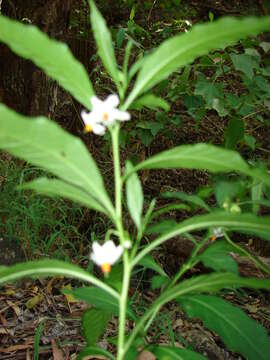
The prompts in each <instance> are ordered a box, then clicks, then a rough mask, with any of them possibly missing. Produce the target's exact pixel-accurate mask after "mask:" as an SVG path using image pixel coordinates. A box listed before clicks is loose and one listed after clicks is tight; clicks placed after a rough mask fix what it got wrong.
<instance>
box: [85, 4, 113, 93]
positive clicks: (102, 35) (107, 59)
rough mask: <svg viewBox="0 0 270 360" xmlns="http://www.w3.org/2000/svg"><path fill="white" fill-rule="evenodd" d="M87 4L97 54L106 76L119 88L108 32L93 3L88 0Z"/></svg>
mask: <svg viewBox="0 0 270 360" xmlns="http://www.w3.org/2000/svg"><path fill="white" fill-rule="evenodd" d="M89 4H90V8H91V15H90V20H91V25H92V29H93V33H94V36H95V40H96V43H97V47H98V54H99V56H100V58H101V60H102V62H103V65H104V67H105V69H106V70H107V72H108V74H109V75H110V76H111V77H112V79H113V81H114V82H115V83H116V85H117V86H119V70H118V68H117V63H116V59H115V55H114V49H113V45H112V38H111V34H110V31H109V29H108V28H107V25H106V22H105V20H104V18H103V16H102V15H101V13H100V12H99V10H98V8H97V7H96V5H95V3H94V1H92V0H89Z"/></svg>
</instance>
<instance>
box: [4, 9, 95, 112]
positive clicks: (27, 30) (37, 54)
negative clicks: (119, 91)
mask: <svg viewBox="0 0 270 360" xmlns="http://www.w3.org/2000/svg"><path fill="white" fill-rule="evenodd" d="M0 41H2V42H4V43H5V44H6V45H8V46H9V47H10V48H11V49H12V50H13V51H14V52H15V53H16V54H17V55H20V56H22V57H24V58H25V59H29V60H32V61H33V62H34V63H35V64H36V65H37V66H38V67H40V68H42V69H43V70H44V71H45V72H46V74H47V75H48V76H50V77H51V78H52V79H54V80H56V81H57V82H58V83H59V84H60V85H61V86H62V87H63V88H64V89H66V90H67V91H69V92H70V93H71V94H72V95H73V96H74V97H75V99H76V100H78V101H79V102H80V103H81V104H83V105H84V106H85V107H86V108H87V109H91V103H90V98H91V96H93V95H94V90H93V87H92V84H91V82H90V80H89V78H88V75H87V72H86V70H85V68H84V67H83V65H82V64H81V63H80V62H79V61H78V60H76V59H75V57H74V56H73V55H72V52H71V51H70V50H69V48H68V46H67V45H66V44H64V43H61V42H59V41H56V40H53V39H50V38H49V37H48V36H47V35H46V34H45V33H43V32H42V31H40V30H39V29H38V28H37V27H35V26H32V25H25V24H22V23H20V22H17V21H14V20H11V19H9V18H7V17H5V16H2V15H1V16H0Z"/></svg>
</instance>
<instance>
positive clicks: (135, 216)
mask: <svg viewBox="0 0 270 360" xmlns="http://www.w3.org/2000/svg"><path fill="white" fill-rule="evenodd" d="M132 169H133V165H132V164H131V162H130V161H127V162H126V171H127V172H130V171H132ZM126 196H127V205H128V210H129V213H130V216H131V218H132V220H133V221H134V223H135V225H136V226H137V228H138V229H140V227H141V220H142V211H143V191H142V186H141V182H140V179H139V176H138V175H137V173H136V172H134V173H133V174H132V175H131V176H129V177H128V179H127V182H126Z"/></svg>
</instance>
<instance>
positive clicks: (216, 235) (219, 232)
mask: <svg viewBox="0 0 270 360" xmlns="http://www.w3.org/2000/svg"><path fill="white" fill-rule="evenodd" d="M223 236H224V233H223V230H222V228H221V227H218V228H214V229H213V234H212V236H211V240H212V241H215V240H216V239H218V238H222V237H223Z"/></svg>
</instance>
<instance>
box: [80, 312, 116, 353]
mask: <svg viewBox="0 0 270 360" xmlns="http://www.w3.org/2000/svg"><path fill="white" fill-rule="evenodd" d="M111 317H112V316H111V314H110V313H109V312H106V311H104V310H100V309H94V308H91V309H87V310H86V311H85V312H84V313H83V316H82V329H83V334H84V337H85V339H86V341H87V345H88V346H94V345H96V343H97V341H98V339H99V338H100V336H102V335H103V334H104V332H105V330H106V327H107V323H108V321H109V320H110V318H111Z"/></svg>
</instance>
